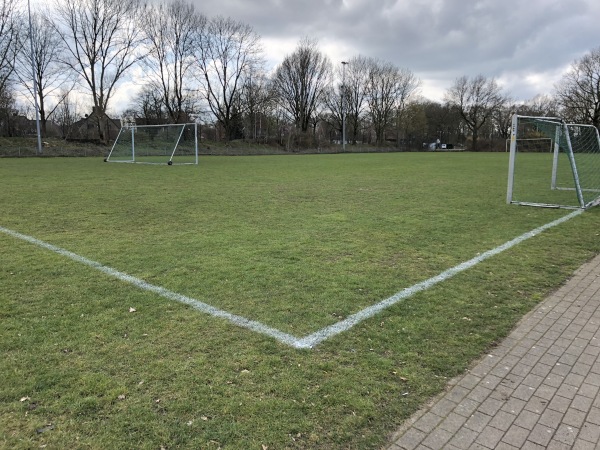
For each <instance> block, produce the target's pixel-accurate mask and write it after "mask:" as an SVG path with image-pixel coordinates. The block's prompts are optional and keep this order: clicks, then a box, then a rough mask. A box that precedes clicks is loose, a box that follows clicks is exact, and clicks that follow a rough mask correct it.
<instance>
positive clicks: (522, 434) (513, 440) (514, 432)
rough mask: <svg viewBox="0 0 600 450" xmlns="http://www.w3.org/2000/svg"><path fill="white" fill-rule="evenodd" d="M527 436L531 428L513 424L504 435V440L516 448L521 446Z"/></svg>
mask: <svg viewBox="0 0 600 450" xmlns="http://www.w3.org/2000/svg"><path fill="white" fill-rule="evenodd" d="M527 436H529V430H526V429H525V428H521V427H519V426H517V425H512V426H511V427H510V428H509V429H508V431H507V432H506V434H505V435H504V436H503V437H502V442H506V443H507V444H510V445H512V446H514V447H516V448H521V447H522V446H523V443H524V442H525V440H526V439H527Z"/></svg>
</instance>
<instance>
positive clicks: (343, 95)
mask: <svg viewBox="0 0 600 450" xmlns="http://www.w3.org/2000/svg"><path fill="white" fill-rule="evenodd" d="M346 64H348V62H347V61H342V151H344V152H345V151H346Z"/></svg>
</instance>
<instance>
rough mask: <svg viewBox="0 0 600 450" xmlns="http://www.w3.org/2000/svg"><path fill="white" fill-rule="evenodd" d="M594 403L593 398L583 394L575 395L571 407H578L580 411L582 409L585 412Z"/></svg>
mask: <svg viewBox="0 0 600 450" xmlns="http://www.w3.org/2000/svg"><path fill="white" fill-rule="evenodd" d="M593 404H594V399H593V398H589V397H585V396H583V395H579V394H578V395H576V396H575V398H574V399H573V403H572V405H573V408H575V409H578V410H580V411H584V412H587V411H589V410H590V409H591V408H592V405H593Z"/></svg>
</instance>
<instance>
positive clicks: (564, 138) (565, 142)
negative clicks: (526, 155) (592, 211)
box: [506, 114, 600, 209]
mask: <svg viewBox="0 0 600 450" xmlns="http://www.w3.org/2000/svg"><path fill="white" fill-rule="evenodd" d="M519 118H523V119H531V120H535V121H539V122H541V123H544V122H546V123H549V124H552V125H553V126H555V127H556V128H555V135H554V136H552V137H550V138H549V139H550V140H551V141H552V142H553V149H552V152H553V160H552V173H551V179H550V186H549V188H550V189H551V190H570V191H575V194H576V196H577V202H578V206H570V205H563V204H553V203H534V202H526V201H518V200H514V198H513V193H514V175H515V161H516V154H517V142H518V141H523V140H527V139H519V138H517V136H518V124H519ZM577 128H593V130H594V131H593V133H594V134H595V136H596V140H597V142H598V148H599V149H600V134H599V133H598V129H596V128H595V127H594V126H593V125H584V124H570V123H566V122H565V121H564V120H562V119H560V118H557V117H533V116H522V115H518V114H513V117H512V127H511V137H510V158H509V171H508V188H507V194H506V202H507V203H509V204H511V203H512V204H518V205H529V206H541V207H547V208H566V209H587V208H589V207H590V206H594V205H597V204H598V202H599V201H600V189H598V188H589V187H586V186H582V183H581V179H580V176H579V168H578V166H577V160H576V157H575V155H574V152H573V146H572V140H571V130H572V129H577ZM542 139H543V138H542ZM561 143H562V146H561ZM561 152H562V153H565V154H566V155H567V158H568V161H569V165H570V169H571V173H572V176H573V186H572V187H563V186H560V185H558V183H557V173H558V165H559V155H560V153H561ZM599 157H600V155H599ZM584 192H593V193H594V194H598V195H596V196H595V198H594V199H592V200H591V201H590V200H589V197H588V199H587V200H586V196H584Z"/></svg>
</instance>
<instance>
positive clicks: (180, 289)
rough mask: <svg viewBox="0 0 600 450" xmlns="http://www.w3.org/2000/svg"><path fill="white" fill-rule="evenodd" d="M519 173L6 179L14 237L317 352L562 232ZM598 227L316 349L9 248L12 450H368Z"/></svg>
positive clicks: (514, 315)
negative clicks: (526, 190) (514, 181)
mask: <svg viewBox="0 0 600 450" xmlns="http://www.w3.org/2000/svg"><path fill="white" fill-rule="evenodd" d="M507 165H508V156H507V155H506V154H469V153H459V154H438V153H426V154H424V153H420V154H417V153H414V154H354V155H313V156H308V155H304V156H260V157H229V158H228V157H203V158H201V160H200V165H199V166H178V167H174V166H166V165H162V166H147V165H130V164H110V163H103V162H102V160H101V159H98V158H81V159H77V158H69V159H62V158H55V159H2V160H0V205H1V209H0V227H2V228H3V229H4V230H10V231H14V232H16V233H20V234H22V235H25V236H28V237H31V238H34V239H36V240H38V241H37V242H43V243H47V244H49V245H51V246H54V248H59V249H63V250H65V251H68V252H72V254H74V255H77V256H78V257H80V258H82V259H83V260H85V261H93V262H94V263H98V264H99V265H101V266H102V267H104V268H109V269H111V270H114V271H115V272H118V274H121V275H126V276H131V277H135V279H136V280H143V281H144V282H145V283H148V284H149V285H152V286H156V287H160V288H164V289H165V290H166V291H168V292H171V293H177V294H181V295H182V296H185V297H186V298H189V299H194V300H195V301H197V302H199V303H202V304H205V305H210V306H211V307H214V308H216V309H218V310H219V311H225V312H227V313H229V314H232V315H235V316H236V317H239V318H243V319H244V320H246V319H247V320H249V321H253V322H254V323H259V324H262V325H264V327H266V328H268V329H273V330H278V331H280V332H281V333H283V334H286V335H292V336H297V337H302V336H305V335H309V334H311V333H314V332H317V331H318V330H320V329H323V328H324V327H328V326H331V325H334V324H336V323H339V322H340V321H342V320H344V318H347V317H348V316H351V315H352V314H356V313H358V312H360V311H362V310H364V309H365V308H369V307H371V306H372V305H374V304H377V303H378V302H380V301H381V300H382V299H385V298H388V297H390V296H392V295H394V294H395V293H397V292H399V291H401V290H402V289H405V288H409V287H410V286H413V285H414V284H416V283H419V282H422V281H423V280H426V279H429V278H431V277H434V276H436V275H438V274H439V273H441V272H443V271H445V270H447V269H449V268H451V267H455V266H457V265H458V264H460V263H462V262H464V261H467V260H471V259H472V258H475V257H477V255H479V254H482V253H484V252H486V251H488V250H491V249H494V248H497V247H498V246H500V245H502V244H504V243H505V242H507V241H510V240H512V239H514V238H516V237H518V236H522V235H523V234H524V233H527V232H528V231H530V230H533V229H535V228H537V227H540V226H542V225H545V224H547V223H550V222H552V221H554V220H556V219H559V218H561V217H564V216H566V215H567V214H568V213H569V212H568V211H564V210H555V209H538V208H527V207H517V206H511V205H506V204H505V196H506V171H507ZM599 214H600V213H599V212H598V210H597V209H592V210H590V211H587V212H585V213H584V214H582V215H579V216H577V217H574V218H573V219H571V220H569V221H566V222H564V223H562V224H560V225H557V226H556V227H553V228H551V229H549V230H547V231H544V232H543V233H541V234H540V235H538V236H536V237H532V238H531V239H528V240H526V241H524V242H523V243H521V244H519V245H517V246H515V247H513V248H511V249H509V250H507V251H505V252H503V253H501V254H499V255H497V256H493V257H491V258H489V259H486V260H485V261H483V262H481V263H480V264H477V265H476V266H475V267H472V268H470V269H468V270H466V271H464V272H462V273H459V274H457V275H456V276H455V277H453V278H451V279H449V280H447V281H444V282H442V283H439V284H437V285H435V286H434V287H432V288H431V289H428V290H425V291H423V292H419V293H417V294H415V295H414V296H412V297H409V298H407V299H405V300H403V301H402V302H399V303H398V304H396V305H395V306H392V307H391V308H389V309H386V310H385V311H383V312H381V313H380V314H378V315H376V316H374V317H372V318H370V319H367V320H365V321H364V322H360V323H358V324H357V325H356V326H354V327H352V328H349V329H348V330H345V331H343V332H341V333H339V334H336V335H335V336H332V337H331V338H329V339H326V340H324V341H323V342H320V343H319V344H318V345H316V346H314V348H312V349H304V350H299V349H296V348H293V347H290V346H289V345H286V344H285V343H282V342H280V341H278V340H277V339H274V338H272V337H270V336H267V335H264V334H261V333H257V332H255V331H252V330H249V329H246V328H243V327H240V326H238V325H236V324H235V323H231V322H230V321H227V320H223V319H220V318H215V317H214V316H211V315H209V314H206V313H204V312H201V311H198V310H197V309H194V308H191V307H190V306H188V305H184V304H181V303H179V302H178V301H176V298H174V297H168V296H167V298H165V297H164V296H160V295H157V294H156V293H155V292H149V291H148V290H144V289H140V288H139V287H137V286H134V285H131V284H129V283H127V282H125V281H126V280H125V281H124V280H123V279H122V278H119V277H114V276H110V274H107V273H106V272H102V271H99V270H97V269H94V268H93V267H90V265H89V264H88V265H86V264H82V263H81V262H80V261H77V260H74V259H72V258H69V257H65V255H63V254H57V253H56V252H54V251H50V250H48V249H47V248H43V247H40V246H39V245H37V244H35V243H31V242H27V241H24V240H22V239H19V238H18V237H15V236H14V235H11V234H7V233H6V232H0V286H1V288H0V289H1V290H0V321H1V322H0V324H1V325H2V327H1V328H0V349H1V351H2V354H3V355H5V357H4V358H3V359H2V361H1V362H0V379H2V380H6V381H5V382H3V383H0V446H5V447H7V448H30V447H36V448H37V447H39V446H40V445H44V444H47V445H48V448H78V447H81V448H83V447H91V448H124V447H127V448H132V447H135V448H160V447H161V446H164V447H165V448H218V447H221V448H258V449H260V448H262V446H268V447H269V448H271V449H275V448H286V447H288V448H373V447H377V446H378V445H382V444H383V443H384V442H385V439H386V436H387V434H388V433H389V432H391V431H393V430H394V428H395V427H396V426H397V425H398V424H399V423H400V422H401V420H402V419H404V418H406V417H408V416H409V415H410V414H411V413H412V412H414V410H415V409H416V408H418V406H419V404H421V403H422V402H423V401H425V400H426V399H427V398H428V397H429V396H430V395H433V394H435V393H436V392H437V391H439V389H441V388H442V387H443V386H444V383H445V382H446V380H447V378H448V377H452V376H454V375H456V374H458V373H460V372H461V371H463V370H465V368H466V367H468V364H469V362H470V361H472V360H473V359H474V358H476V357H477V356H478V355H480V354H481V353H482V352H483V351H485V350H486V349H487V348H489V347H490V346H491V345H493V343H494V342H496V341H497V340H499V339H500V338H501V337H502V336H504V335H505V334H506V333H507V332H508V331H509V330H510V328H511V327H512V326H513V325H514V323H515V322H516V321H517V320H518V319H519V318H520V317H521V316H522V315H523V314H524V313H525V312H526V311H528V310H529V309H530V308H531V306H532V305H533V304H535V303H536V302H538V301H539V300H541V299H542V298H543V296H544V295H545V294H546V293H548V292H549V291H550V290H552V289H554V288H555V287H556V286H558V285H559V284H561V283H562V282H563V281H564V279H565V278H566V277H567V276H568V275H569V274H570V273H571V272H572V271H573V270H574V269H575V268H576V267H577V266H578V265H579V264H581V263H582V262H583V261H585V260H587V259H589V258H590V257H591V256H593V255H594V254H596V253H597V252H598V251H600V240H599V238H598V235H599V231H598V223H599Z"/></svg>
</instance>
